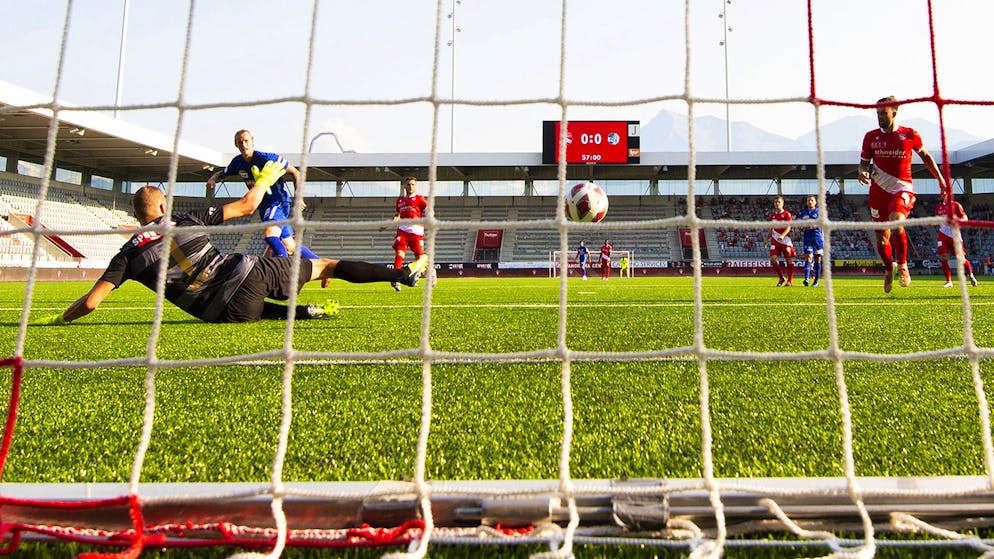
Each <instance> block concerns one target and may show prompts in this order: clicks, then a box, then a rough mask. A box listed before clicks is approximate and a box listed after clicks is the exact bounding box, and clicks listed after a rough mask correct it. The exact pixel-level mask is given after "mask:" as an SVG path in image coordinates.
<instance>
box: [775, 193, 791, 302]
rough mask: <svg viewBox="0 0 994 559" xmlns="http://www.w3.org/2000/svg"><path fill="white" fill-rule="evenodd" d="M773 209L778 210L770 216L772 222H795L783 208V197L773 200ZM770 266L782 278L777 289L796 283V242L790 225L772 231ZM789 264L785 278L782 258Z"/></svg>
mask: <svg viewBox="0 0 994 559" xmlns="http://www.w3.org/2000/svg"><path fill="white" fill-rule="evenodd" d="M773 208H774V209H775V210H776V211H774V212H773V213H771V214H770V221H793V220H794V218H793V217H792V216H791V215H790V212H789V211H787V210H785V209H784V208H783V196H777V197H776V198H774V199H773ZM769 241H770V264H772V265H773V270H774V271H776V273H777V275H778V276H779V277H780V281H779V282H777V287H790V286H791V285H793V283H794V256H795V255H796V254H797V253H796V251H795V250H794V241H793V240H791V238H790V225H787V226H786V227H774V228H772V229H770V237H769ZM781 257H783V259H784V260H785V261H786V262H787V277H786V278H784V275H783V268H781V267H780V258H781Z"/></svg>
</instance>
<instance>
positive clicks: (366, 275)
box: [335, 260, 403, 283]
mask: <svg viewBox="0 0 994 559" xmlns="http://www.w3.org/2000/svg"><path fill="white" fill-rule="evenodd" d="M401 276H403V271H402V270H401V269H400V268H394V269H392V270H391V269H390V268H387V267H386V266H377V265H376V264H370V263H369V262H357V261H355V260H339V261H338V264H336V265H335V277H336V278H338V279H340V280H345V281H347V282H349V283H371V282H374V281H399V280H400V278H401Z"/></svg>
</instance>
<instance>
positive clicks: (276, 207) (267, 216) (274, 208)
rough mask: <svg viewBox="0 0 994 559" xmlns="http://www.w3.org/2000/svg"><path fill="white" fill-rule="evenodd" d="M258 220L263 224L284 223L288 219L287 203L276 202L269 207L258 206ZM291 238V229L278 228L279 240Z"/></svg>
mask: <svg viewBox="0 0 994 559" xmlns="http://www.w3.org/2000/svg"><path fill="white" fill-rule="evenodd" d="M259 219H260V220H262V222H263V223H265V222H267V221H284V220H287V219H290V204H289V202H284V203H280V202H276V203H274V204H272V205H269V206H259ZM292 236H293V227H292V226H290V225H282V226H280V238H281V239H286V238H287V237H292Z"/></svg>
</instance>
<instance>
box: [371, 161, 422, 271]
mask: <svg viewBox="0 0 994 559" xmlns="http://www.w3.org/2000/svg"><path fill="white" fill-rule="evenodd" d="M417 188H418V180H417V179H416V178H414V177H407V178H405V179H404V194H403V195H402V196H400V197H399V198H397V213H395V214H394V216H393V220H394V221H397V220H400V219H417V218H419V217H424V215H425V209H426V208H427V207H428V200H426V199H425V197H424V196H422V195H420V194H418V193H417ZM381 230H382V229H381ZM393 249H394V250H395V251H397V252H396V256H395V257H394V260H393V267H394V269H396V270H399V269H400V268H401V266H403V265H404V255H405V254H407V249H411V252H413V253H414V259H415V261H417V260H418V259H420V258H422V257H423V256H424V252H425V227H424V225H419V224H414V225H401V226H400V227H398V228H397V234H396V235H394V238H393ZM391 285H393V288H394V289H396V290H397V291H400V284H399V283H397V282H394V283H393V284H391Z"/></svg>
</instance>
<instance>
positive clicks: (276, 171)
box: [252, 161, 286, 194]
mask: <svg viewBox="0 0 994 559" xmlns="http://www.w3.org/2000/svg"><path fill="white" fill-rule="evenodd" d="M285 174H286V169H284V168H283V166H282V165H280V164H279V163H277V162H275V161H266V164H265V165H263V166H262V170H261V171H260V170H259V168H258V167H256V166H255V165H252V177H253V178H255V184H256V186H260V185H261V186H262V187H264V188H265V189H266V192H267V193H269V194H272V192H273V191H272V190H270V187H271V186H273V184H274V183H275V182H276V181H278V180H279V179H280V177H282V176H283V175H285Z"/></svg>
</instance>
